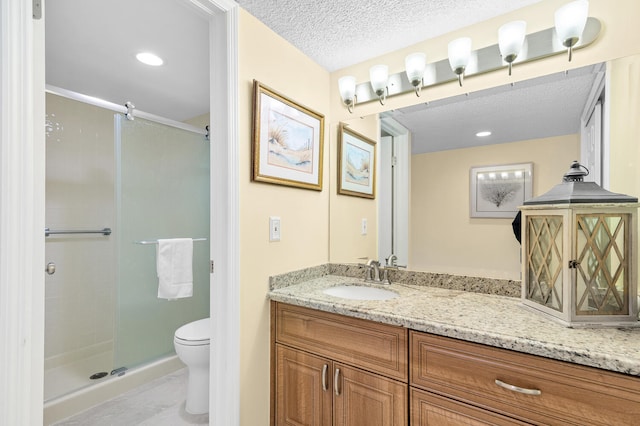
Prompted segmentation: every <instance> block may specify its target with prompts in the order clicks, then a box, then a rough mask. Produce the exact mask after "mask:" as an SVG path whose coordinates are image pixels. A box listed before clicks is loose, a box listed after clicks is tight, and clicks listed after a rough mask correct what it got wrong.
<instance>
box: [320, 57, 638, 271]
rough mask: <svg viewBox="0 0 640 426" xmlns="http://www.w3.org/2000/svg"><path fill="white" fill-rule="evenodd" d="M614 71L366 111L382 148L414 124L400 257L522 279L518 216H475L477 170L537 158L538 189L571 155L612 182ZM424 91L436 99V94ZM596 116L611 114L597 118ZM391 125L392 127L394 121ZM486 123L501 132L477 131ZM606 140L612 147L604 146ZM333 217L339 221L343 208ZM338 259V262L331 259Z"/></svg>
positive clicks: (591, 70) (415, 266) (574, 73)
mask: <svg viewBox="0 0 640 426" xmlns="http://www.w3.org/2000/svg"><path fill="white" fill-rule="evenodd" d="M606 68H607V66H606V64H595V65H590V66H587V67H583V68H579V69H575V70H571V71H569V72H568V73H564V72H560V73H554V74H551V75H547V76H543V77H539V78H536V79H532V80H527V81H522V82H518V83H516V84H514V85H510V84H505V85H503V86H499V87H495V88H493V89H489V90H485V91H481V92H476V93H469V94H462V95H459V96H456V97H452V98H447V99H443V100H438V101H433V102H429V103H424V102H421V103H419V104H416V105H413V106H410V107H406V108H402V109H398V110H395V111H388V112H385V113H382V114H380V115H379V116H377V117H363V118H364V120H369V119H376V118H377V120H378V121H379V122H380V123H382V124H381V127H382V136H381V137H380V138H378V140H379V151H380V152H382V151H383V146H384V145H385V144H389V143H391V141H392V140H393V138H396V139H397V138H398V135H400V138H399V139H402V137H401V136H402V135H401V133H402V130H398V128H400V129H401V128H402V127H405V128H406V129H407V131H408V133H409V134H410V137H409V138H408V139H410V141H411V149H410V152H409V154H410V158H409V160H408V161H407V163H408V167H409V171H408V174H407V184H406V188H408V189H409V190H408V193H407V195H406V200H405V201H400V204H402V205H405V206H406V214H405V216H404V217H406V221H407V222H408V224H407V226H406V231H405V232H406V233H405V235H401V236H400V239H402V238H404V241H400V242H399V244H400V247H398V246H397V245H396V246H395V247H394V249H393V251H394V252H396V253H402V244H406V257H405V258H404V259H402V257H401V256H400V259H399V261H398V263H399V264H407V265H408V267H409V268H410V269H411V270H419V271H429V272H440V273H450V274H459V275H471V276H481V277H489V278H504V279H515V280H518V279H519V277H520V245H519V243H518V241H517V240H516V238H515V236H514V233H513V228H512V220H513V218H507V219H504V218H503V219H499V218H475V217H470V214H469V209H470V207H469V203H470V178H469V173H470V168H471V167H481V166H496V165H506V164H516V163H533V194H534V195H536V194H540V193H542V192H545V191H547V190H548V189H549V188H551V187H552V186H554V185H555V184H557V183H559V182H560V180H561V179H562V175H563V174H564V172H565V171H566V170H567V169H568V167H569V165H570V163H571V161H572V160H579V161H581V162H583V163H587V164H588V166H589V168H590V169H592V170H593V171H592V174H591V178H593V179H594V180H595V181H597V182H598V183H601V184H604V186H605V187H607V186H609V182H608V180H607V179H608V177H609V171H608V170H607V168H606V167H607V164H608V163H607V161H606V158H605V161H604V163H601V159H602V157H603V156H604V157H606V156H607V155H608V154H607V152H606V150H607V147H608V143H609V133H610V132H609V130H610V129H609V126H610V123H609V118H608V117H609V111H610V110H611V106H610V104H611V103H612V102H614V103H615V102H616V99H613V97H612V96H611V94H610V91H609V87H608V84H605V83H606V82H607V76H606V74H607V72H605V71H606ZM423 97H424V98H425V100H426V99H428V93H423ZM625 98H628V96H625ZM598 100H600V101H601V102H598ZM627 101H628V99H625V100H624V101H623V100H620V101H619V102H627ZM598 109H600V110H598ZM594 111H595V112H594ZM594 116H598V117H601V118H602V120H601V121H600V122H595V123H594V122H592V121H591V120H593V117H594ZM363 118H360V117H358V118H354V119H352V120H348V121H347V124H350V123H353V124H354V125H360V126H361V124H360V123H361V122H362V120H363ZM389 122H391V123H393V124H392V125H391V126H389V125H386V124H385V123H389ZM388 128H391V132H389V131H387V129H388ZM598 128H599V129H601V130H598ZM589 129H591V130H589ZM484 130H487V131H491V132H492V134H491V135H490V136H487V137H484V138H481V137H477V136H476V133H477V132H480V131H484ZM394 132H396V135H393V134H392V133H394ZM592 133H598V134H601V135H602V144H601V143H598V142H594V141H593V140H592V139H591V136H592ZM405 139H406V137H405ZM600 146H604V147H605V150H604V151H602V152H599V149H600V148H599V147H600ZM612 149H614V148H612ZM396 154H397V152H396ZM382 155H383V154H381V156H382ZM381 159H382V158H381ZM382 160H383V159H382ZM383 161H384V160H383ZM612 161H613V157H612ZM397 162H398V161H397ZM397 162H396V163H397ZM400 162H401V161H400ZM602 164H604V165H605V169H604V170H602V167H601V165H602ZM611 167H614V165H613V163H611ZM382 174H384V172H382ZM601 175H603V176H604V182H602V178H601V177H600V176H601ZM384 187H385V185H384V184H382V183H381V184H380V186H379V188H380V191H379V193H378V195H379V196H378V197H377V199H376V203H377V204H378V205H377V208H378V209H380V208H381V206H383V207H384V208H386V206H387V205H388V204H389V203H390V202H391V201H390V200H391V198H390V197H389V194H385V193H384V192H383V188H384ZM612 189H614V190H615V189H616V188H612ZM332 190H333V189H332ZM401 210H402V209H400V213H399V214H398V213H397V212H394V214H393V215H392V216H393V221H394V222H393V228H392V229H394V232H397V231H398V220H400V221H402V217H403V214H402V211H401ZM380 212H381V210H378V221H380V224H381V225H380V226H381V228H382V229H380V232H379V234H378V246H379V252H378V254H379V258H380V259H381V260H383V261H384V258H385V257H386V256H388V255H389V254H390V253H391V250H390V249H387V250H385V245H388V244H389V243H388V240H389V236H388V235H385V231H386V230H387V231H388V230H389V227H391V225H390V224H389V223H387V225H386V226H387V227H386V228H385V225H382V223H383V221H384V214H381V213H380ZM514 216H515V215H514ZM332 218H333V220H334V221H336V220H340V219H339V215H332ZM398 218H400V219H398ZM333 229H335V228H334V225H332V234H331V238H332V239H333V240H334V241H335V244H334V246H339V245H340V238H341V237H340V235H335V233H334V232H333ZM400 231H401V232H402V229H400ZM387 234H388V232H387ZM395 238H398V236H397V235H396V236H395ZM387 251H388V253H387ZM385 253H386V254H385ZM332 255H333V252H332ZM332 261H339V259H335V258H334V257H333V256H332Z"/></svg>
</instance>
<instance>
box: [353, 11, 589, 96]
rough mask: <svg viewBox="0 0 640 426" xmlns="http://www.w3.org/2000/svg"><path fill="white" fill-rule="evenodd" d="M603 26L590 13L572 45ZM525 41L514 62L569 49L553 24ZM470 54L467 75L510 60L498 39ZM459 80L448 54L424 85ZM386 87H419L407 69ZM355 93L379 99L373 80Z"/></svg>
mask: <svg viewBox="0 0 640 426" xmlns="http://www.w3.org/2000/svg"><path fill="white" fill-rule="evenodd" d="M601 28H602V24H601V23H600V20H598V19H597V18H592V17H589V18H588V19H587V24H586V26H585V29H584V32H583V33H582V37H580V40H579V41H578V43H577V44H576V45H575V46H573V50H576V49H579V48H581V47H585V46H588V45H589V44H591V43H593V41H594V40H595V39H596V38H597V37H598V34H600V29H601ZM525 43H526V44H527V49H526V52H522V53H521V54H520V55H518V57H517V59H516V60H515V62H514V63H522V62H529V61H533V60H536V59H541V58H545V57H547V56H553V55H557V54H559V53H563V54H566V53H567V48H566V47H565V46H563V45H562V43H560V42H559V41H557V39H556V35H555V29H554V28H548V29H546V30H542V31H538V32H536V33H532V34H527V36H526V39H525ZM471 55H472V56H474V55H475V56H476V57H477V67H473V68H468V69H467V70H466V71H465V78H469V77H471V76H472V75H477V74H483V73H486V72H490V71H495V70H497V69H500V68H504V67H506V66H507V64H505V63H504V62H503V61H502V57H501V56H500V48H499V47H498V44H497V43H496V44H494V45H491V46H488V47H483V48H482V49H478V50H475V51H473V52H471ZM457 80H458V76H457V75H455V74H454V73H453V71H451V66H450V64H449V59H448V58H445V59H442V60H440V61H438V62H434V63H430V64H427V69H426V71H425V75H424V85H423V86H422V87H423V88H424V87H429V86H435V85H438V84H442V83H447V82H450V81H457ZM387 90H388V92H387V97H390V96H395V95H400V94H403V93H408V92H415V90H416V89H415V87H414V86H412V85H411V83H410V82H409V80H408V79H407V76H406V73H405V71H404V70H403V71H401V72H399V73H396V74H393V75H389V81H388V83H387ZM356 96H357V98H358V103H359V104H362V103H364V102H370V101H377V100H378V95H376V94H375V93H374V91H373V89H372V88H371V83H370V82H368V81H367V82H364V83H359V84H357V85H356Z"/></svg>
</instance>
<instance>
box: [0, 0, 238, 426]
mask: <svg viewBox="0 0 640 426" xmlns="http://www.w3.org/2000/svg"><path fill="white" fill-rule="evenodd" d="M184 1H189V2H190V3H192V4H194V5H195V6H197V7H199V8H200V9H201V10H203V11H205V12H206V13H208V14H209V15H210V16H211V18H210V53H211V54H210V57H211V58H212V62H211V64H212V66H211V89H210V90H211V117H212V118H215V119H216V120H219V121H214V122H212V123H211V124H212V125H211V129H212V130H211V170H212V185H211V216H212V219H211V235H212V242H211V253H212V258H213V259H214V260H215V262H216V263H215V265H216V269H215V273H214V274H213V275H212V277H211V301H210V306H211V313H212V316H211V318H212V320H213V321H212V324H213V326H212V327H213V330H212V345H211V347H212V350H211V378H214V377H215V380H213V379H211V380H210V384H211V394H210V404H209V406H210V410H211V412H210V416H209V421H210V423H211V424H219V425H238V424H239V423H240V409H239V407H240V376H239V371H240V368H239V361H238V360H239V358H240V357H239V353H240V348H239V312H240V306H239V294H240V291H239V288H238V286H239V282H240V280H239V269H240V268H239V261H240V258H239V221H238V216H239V215H238V210H239V202H238V198H239V189H238V185H239V182H238V165H239V162H238V155H239V153H238V143H237V140H238V91H237V87H238V59H237V58H238V56H237V51H238V5H237V3H235V2H234V1H232V0H184ZM34 3H35V2H34ZM39 3H40V4H42V2H39ZM43 15H44V13H43ZM213 58H215V59H216V60H215V61H214V60H213ZM0 59H1V60H0V99H1V109H0V129H1V130H0V235H1V238H0V341H1V342H2V350H0V365H2V366H3V367H2V368H0V424H7V425H9V424H11V425H14V424H15V425H18V424H19V425H41V424H42V422H43V413H42V409H43V387H44V383H43V382H44V380H43V379H44V370H43V365H44V293H45V292H44V226H45V222H44V212H45V209H44V201H45V155H44V154H45V132H44V120H45V75H44V69H45V55H44V20H43V19H40V20H34V19H33V9H32V2H30V1H25V0H3V1H2V2H1V5H0Z"/></svg>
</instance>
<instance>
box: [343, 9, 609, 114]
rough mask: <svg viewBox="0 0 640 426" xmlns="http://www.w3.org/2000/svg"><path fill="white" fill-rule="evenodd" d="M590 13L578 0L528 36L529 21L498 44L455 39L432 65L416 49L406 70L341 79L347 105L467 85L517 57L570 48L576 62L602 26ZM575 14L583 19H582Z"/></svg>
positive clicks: (381, 69) (511, 26) (505, 31)
mask: <svg viewBox="0 0 640 426" xmlns="http://www.w3.org/2000/svg"><path fill="white" fill-rule="evenodd" d="M587 14H588V0H576V1H573V2H572V3H569V4H567V5H565V6H563V7H561V8H560V9H558V10H557V11H556V15H555V21H556V22H555V27H550V28H546V29H543V30H541V31H537V32H535V33H531V34H526V23H525V22H524V21H515V22H510V23H508V24H505V25H503V26H502V27H500V28H499V30H498V43H496V44H493V45H491V46H486V47H482V48H480V49H477V50H474V51H471V39H470V38H468V37H463V38H459V39H456V40H453V41H451V42H450V43H449V46H448V57H447V58H444V59H441V60H439V61H436V62H433V63H426V55H424V54H422V53H414V54H411V55H408V56H407V57H406V58H405V69H404V70H402V71H400V72H397V73H395V74H393V75H389V68H388V67H387V66H386V65H376V66H374V67H372V68H371V69H370V70H369V76H370V81H365V82H362V83H359V84H357V83H356V81H355V78H354V77H348V78H347V77H345V78H344V80H343V79H340V80H339V81H338V86H339V90H340V97H341V99H342V103H343V104H344V105H345V106H346V107H347V109H348V111H349V112H351V113H353V109H354V107H355V104H356V103H359V104H362V103H367V102H371V101H374V100H378V101H380V104H381V105H384V102H385V100H386V98H387V97H389V96H396V95H402V94H406V93H409V92H414V93H415V94H416V95H417V96H420V92H421V90H422V88H423V87H430V86H435V85H438V84H443V83H448V82H450V81H453V80H455V79H457V80H458V84H459V85H460V86H461V87H462V81H463V78H464V77H465V76H466V77H469V76H472V75H476V74H482V73H487V72H491V71H495V70H498V69H501V68H504V65H505V63H506V64H507V65H508V68H509V75H511V72H512V68H513V63H515V61H516V60H517V61H518V63H526V62H531V61H535V60H538V59H542V58H546V57H548V56H552V55H556V54H560V53H564V52H565V51H566V50H565V49H566V48H568V49H569V50H568V52H569V60H571V57H572V51H573V49H576V48H583V47H586V46H588V45H589V44H591V43H592V42H593V41H594V40H595V39H596V38H597V37H598V34H599V33H600V30H601V29H602V24H601V23H600V21H599V20H598V19H597V18H593V17H588V16H587ZM574 17H580V19H579V22H577V23H576V22H574V20H572V19H571V18H574ZM572 22H573V23H572ZM450 70H452V71H453V73H451V71H450ZM405 76H406V77H405ZM512 85H513V83H512Z"/></svg>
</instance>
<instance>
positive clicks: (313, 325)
mask: <svg viewBox="0 0 640 426" xmlns="http://www.w3.org/2000/svg"><path fill="white" fill-rule="evenodd" d="M272 327H273V336H274V345H273V347H274V354H273V355H274V356H273V359H274V360H275V365H274V368H273V370H274V372H273V377H272V412H274V414H275V415H272V423H274V424H275V425H278V426H281V425H323V426H328V425H337V426H342V425H344V426H353V425H363V426H364V425H367V426H369V425H372V426H374V425H380V426H394V425H398V426H399V425H407V424H408V404H409V395H408V384H407V382H408V366H407V360H408V353H407V352H408V333H407V330H406V329H404V328H402V327H394V326H389V325H385V324H378V323H375V322H372V321H367V320H361V319H356V318H349V317H345V316H342V315H336V314H330V313H326V312H321V311H317V310H313V309H307V308H303V307H298V306H292V305H287V304H281V303H276V302H273V303H272Z"/></svg>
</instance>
